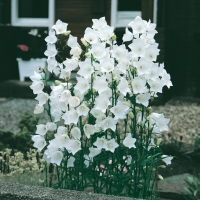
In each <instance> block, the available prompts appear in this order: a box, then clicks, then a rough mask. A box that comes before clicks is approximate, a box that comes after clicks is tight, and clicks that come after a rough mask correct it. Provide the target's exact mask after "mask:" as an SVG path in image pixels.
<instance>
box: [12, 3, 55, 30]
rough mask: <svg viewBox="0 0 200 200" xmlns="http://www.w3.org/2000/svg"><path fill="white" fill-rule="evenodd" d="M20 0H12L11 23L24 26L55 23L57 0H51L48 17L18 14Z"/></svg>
mask: <svg viewBox="0 0 200 200" xmlns="http://www.w3.org/2000/svg"><path fill="white" fill-rule="evenodd" d="M18 5H19V1H18V0H11V25H12V26H23V27H49V28H51V27H52V26H53V24H54V17H55V0H49V7H48V13H49V16H48V18H21V17H19V15H18Z"/></svg>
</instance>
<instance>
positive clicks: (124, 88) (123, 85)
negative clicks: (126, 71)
mask: <svg viewBox="0 0 200 200" xmlns="http://www.w3.org/2000/svg"><path fill="white" fill-rule="evenodd" d="M117 89H118V90H119V91H120V92H121V93H122V94H123V95H124V96H126V94H127V93H131V90H130V88H129V85H128V81H127V80H126V79H125V78H124V77H121V80H120V82H119V84H118V86H117Z"/></svg>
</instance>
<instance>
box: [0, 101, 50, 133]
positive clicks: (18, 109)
mask: <svg viewBox="0 0 200 200" xmlns="http://www.w3.org/2000/svg"><path fill="white" fill-rule="evenodd" d="M36 103H37V101H36V100H34V99H1V100H0V130H6V131H11V132H14V133H17V132H18V131H19V130H20V129H19V128H18V124H19V121H20V119H21V117H22V116H23V115H24V114H25V113H29V114H32V115H34V113H33V111H34V108H35V105H36ZM37 116H38V117H39V118H40V121H39V123H45V122H46V121H47V119H48V117H47V116H46V114H44V113H43V114H39V115H37Z"/></svg>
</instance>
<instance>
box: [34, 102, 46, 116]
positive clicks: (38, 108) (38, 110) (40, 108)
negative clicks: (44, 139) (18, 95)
mask: <svg viewBox="0 0 200 200" xmlns="http://www.w3.org/2000/svg"><path fill="white" fill-rule="evenodd" d="M43 112H44V107H43V106H41V105H39V104H37V105H36V106H35V109H34V114H40V113H43Z"/></svg>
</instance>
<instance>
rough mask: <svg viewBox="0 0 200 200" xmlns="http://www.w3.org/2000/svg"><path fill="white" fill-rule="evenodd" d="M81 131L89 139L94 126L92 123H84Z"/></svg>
mask: <svg viewBox="0 0 200 200" xmlns="http://www.w3.org/2000/svg"><path fill="white" fill-rule="evenodd" d="M83 131H84V133H85V135H86V137H87V138H88V139H89V138H90V136H91V135H94V133H95V126H94V125H92V124H85V125H84V127H83Z"/></svg>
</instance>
